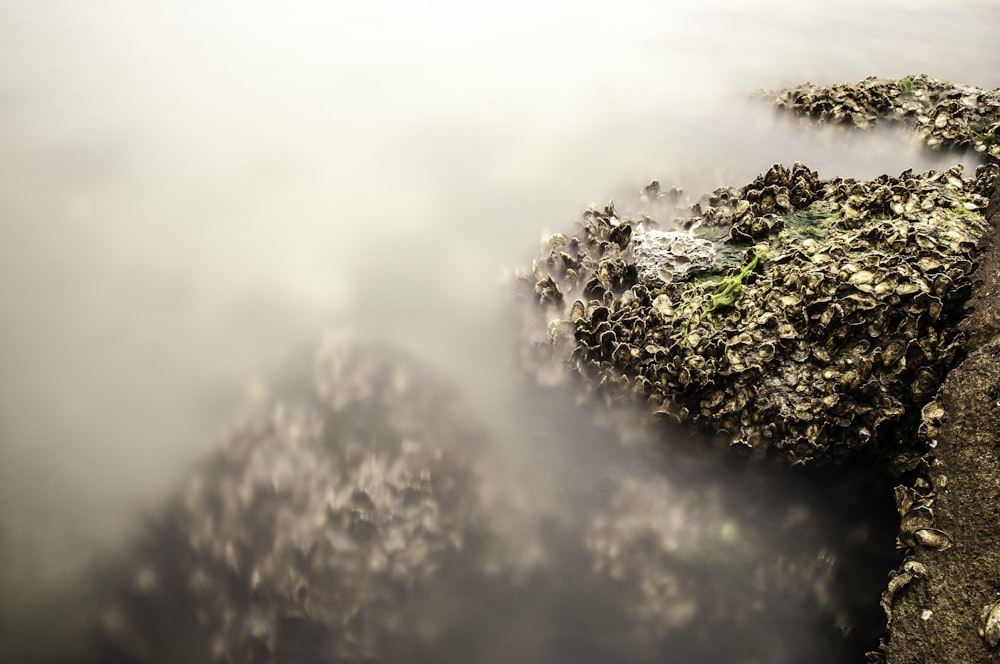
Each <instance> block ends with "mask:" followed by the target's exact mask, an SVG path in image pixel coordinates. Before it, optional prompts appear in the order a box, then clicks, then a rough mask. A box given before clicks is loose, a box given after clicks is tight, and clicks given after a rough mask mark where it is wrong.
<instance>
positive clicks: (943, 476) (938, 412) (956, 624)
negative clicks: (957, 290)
mask: <svg viewBox="0 0 1000 664" xmlns="http://www.w3.org/2000/svg"><path fill="white" fill-rule="evenodd" d="M985 214H986V216H987V217H988V218H989V219H990V221H991V227H990V231H989V235H988V239H987V243H988V248H987V249H986V251H985V252H984V253H983V254H982V256H981V258H980V260H979V264H978V265H977V267H976V271H975V273H974V283H975V285H974V288H973V294H972V298H971V299H970V301H969V307H970V310H971V313H970V315H969V316H968V318H966V320H965V321H964V322H963V324H962V328H963V330H964V332H965V334H967V335H968V338H969V342H968V349H969V352H968V355H967V357H966V358H965V359H964V360H963V361H962V363H961V364H959V365H958V366H957V367H956V368H955V369H954V370H952V371H951V372H950V373H949V374H948V376H947V378H946V379H945V381H944V384H943V385H942V386H941V389H940V391H939V392H938V394H937V396H936V397H935V399H934V402H933V403H932V406H931V407H930V408H928V409H927V410H926V411H925V418H924V419H925V422H924V427H923V431H922V433H923V435H924V437H925V439H926V441H927V444H928V445H929V446H930V449H929V451H928V452H927V454H926V455H924V456H923V457H922V458H921V459H920V461H919V463H918V464H917V466H916V468H915V471H914V472H915V474H916V477H915V479H914V480H913V481H912V483H911V484H908V485H905V486H900V487H899V488H898V489H897V495H898V496H901V497H903V499H902V500H900V501H899V507H900V513H901V519H902V526H901V531H900V545H901V546H902V547H904V548H906V549H907V552H908V553H907V557H906V560H905V561H904V562H903V563H902V565H901V566H900V567H899V568H898V569H897V570H896V571H895V572H894V573H893V575H892V578H891V580H890V582H889V587H888V588H887V590H886V592H885V594H884V595H883V605H884V607H885V611H886V614H887V618H888V632H887V636H886V639H885V641H884V643H883V647H882V650H881V652H880V653H877V654H873V659H878V658H884V661H885V662H888V663H889V664H923V663H927V664H930V663H931V662H934V663H943V662H955V663H956V664H957V663H959V662H963V663H965V662H984V663H985V662H997V661H1000V649H998V646H1000V638H998V637H1000V610H998V609H997V608H996V607H997V606H998V604H997V602H998V601H1000V178H997V180H996V184H995V186H994V191H993V195H992V198H991V201H990V204H989V206H988V208H987V209H986V211H985ZM911 477H912V476H911ZM908 497H910V498H914V499H915V503H916V504H914V501H913V500H909V499H908ZM915 510H918V511H920V513H921V514H922V515H923V517H922V518H924V519H932V520H933V521H932V525H933V528H934V530H936V531H938V532H941V533H943V534H944V535H945V537H946V538H947V543H948V545H947V546H944V547H933V546H932V547H927V546H921V545H920V543H919V542H917V541H913V539H912V538H911V537H910V535H911V533H910V532H909V531H910V530H912V529H911V528H910V527H909V525H908V524H913V523H914V522H915V519H914V515H913V513H914V511H915Z"/></svg>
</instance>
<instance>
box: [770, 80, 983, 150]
mask: <svg viewBox="0 0 1000 664" xmlns="http://www.w3.org/2000/svg"><path fill="white" fill-rule="evenodd" d="M762 94H763V96H765V97H769V98H772V99H774V103H775V106H776V107H777V108H778V109H781V110H787V111H791V112H793V113H795V114H797V115H803V116H808V117H810V118H813V119H815V120H817V121H819V122H830V123H834V124H849V125H853V126H855V127H858V128H861V129H867V128H870V127H872V126H874V125H875V124H876V123H877V122H878V121H879V120H886V121H896V122H903V123H906V124H909V125H910V126H911V127H912V128H913V131H914V133H915V134H916V136H917V137H918V138H919V139H920V140H921V141H922V142H923V143H924V145H926V146H927V147H928V148H930V149H941V148H951V149H972V150H974V151H975V152H977V153H979V154H982V155H983V156H984V157H986V158H987V159H991V160H993V161H997V160H1000V89H997V90H984V89H982V88H976V87H973V86H969V85H957V84H954V83H949V82H947V81H941V80H938V79H935V78H931V77H929V76H925V75H923V74H921V75H919V76H907V77H905V78H901V79H899V80H892V79H879V78H875V77H869V78H866V79H864V80H863V81H860V82H858V83H853V84H851V83H838V84H835V85H831V86H818V85H814V84H812V83H805V84H803V85H800V86H797V87H795V88H793V89H791V90H782V91H778V92H763V93H762Z"/></svg>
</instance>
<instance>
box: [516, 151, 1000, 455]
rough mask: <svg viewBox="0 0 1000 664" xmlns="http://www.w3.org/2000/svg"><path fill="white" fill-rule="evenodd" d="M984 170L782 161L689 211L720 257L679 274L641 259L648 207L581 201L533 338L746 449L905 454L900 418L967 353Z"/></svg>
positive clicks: (544, 293) (541, 273) (617, 395)
mask: <svg viewBox="0 0 1000 664" xmlns="http://www.w3.org/2000/svg"><path fill="white" fill-rule="evenodd" d="M990 172H991V171H989V169H986V170H983V171H982V172H980V173H979V176H978V177H977V178H975V179H967V178H964V177H963V173H962V169H961V167H960V166H956V167H955V168H952V169H950V170H948V171H942V172H933V171H931V172H928V173H924V174H922V175H915V174H913V173H911V172H910V171H906V172H904V173H902V174H901V175H900V176H899V177H889V176H882V177H879V178H876V179H875V180H872V181H868V182H859V181H855V180H852V179H842V178H834V179H830V180H820V179H819V178H818V177H817V175H816V173H815V172H813V171H810V170H809V169H808V168H806V167H805V166H803V165H801V164H795V165H794V166H793V167H792V168H791V169H788V168H785V167H784V166H781V165H776V166H774V167H772V168H771V169H769V170H768V171H767V172H766V173H763V174H761V175H760V176H759V177H758V178H757V179H755V180H754V181H753V182H751V183H750V184H748V185H746V186H744V187H742V188H740V189H734V188H723V189H719V190H716V191H715V192H713V193H712V194H710V195H708V196H706V197H704V198H703V199H702V201H700V202H699V203H698V204H697V205H696V206H694V207H693V208H692V213H693V215H694V216H692V217H691V218H689V219H687V220H686V222H685V223H684V225H685V226H686V227H687V228H688V229H689V231H688V232H689V235H690V237H691V239H692V240H691V243H690V246H692V247H699V246H700V245H697V244H695V243H694V242H695V241H698V242H701V243H704V242H706V241H711V242H713V243H714V247H715V252H714V253H715V260H714V262H713V263H712V264H711V265H710V266H708V265H707V263H705V262H699V261H698V260H695V258H694V257H692V259H691V260H690V261H689V262H688V263H689V264H691V265H694V266H698V267H700V269H695V270H692V271H691V272H690V273H688V274H686V275H685V276H686V277H687V280H684V281H679V280H675V279H671V280H669V281H667V280H665V279H663V278H662V277H661V276H655V277H654V276H652V275H650V274H649V271H648V270H640V269H639V266H640V264H642V263H643V262H644V261H646V259H645V256H644V254H645V251H644V249H643V244H642V243H641V242H636V241H635V239H634V238H636V237H638V238H643V237H645V235H646V234H648V232H649V231H648V229H649V228H652V227H655V225H656V224H655V222H654V221H653V220H652V219H650V218H648V217H645V216H640V217H637V218H635V219H626V218H622V217H621V215H619V214H618V213H617V211H616V210H615V208H614V206H613V205H609V206H608V207H606V208H604V209H591V210H588V211H587V212H586V213H585V214H584V217H583V222H582V224H581V225H580V226H579V227H578V228H577V231H576V233H575V234H573V235H571V236H566V235H559V236H554V237H553V239H552V240H551V241H550V242H549V245H548V247H546V248H545V249H544V250H543V252H542V256H541V259H540V260H539V261H537V262H536V263H535V266H534V269H533V274H532V275H531V276H528V277H525V280H524V289H523V290H524V292H525V293H528V294H533V297H534V299H535V300H536V302H537V303H538V304H539V312H540V316H541V318H542V319H543V320H542V321H538V320H537V319H536V318H532V317H530V316H529V323H528V325H529V329H530V328H532V327H533V328H534V329H536V330H538V329H544V330H546V335H545V338H544V339H542V340H539V343H538V344H537V345H536V346H535V348H536V350H541V351H542V354H543V355H544V354H546V353H548V354H550V355H551V356H553V357H554V358H555V359H556V361H557V362H563V363H565V365H566V366H568V367H569V368H570V370H571V372H575V373H577V374H578V375H579V376H580V377H581V378H582V379H583V381H584V383H585V384H586V385H587V386H589V387H590V388H591V389H593V390H595V391H598V392H601V393H603V394H606V395H608V396H609V397H610V398H612V399H638V400H639V401H642V402H646V403H647V404H648V409H649V411H650V412H651V413H652V414H653V415H654V416H655V417H659V418H664V419H670V420H673V421H677V422H682V423H691V424H693V425H695V426H696V427H698V428H700V429H702V430H704V431H707V432H708V433H710V434H718V435H720V436H722V437H724V438H726V439H728V440H729V442H730V443H731V444H733V445H736V446H739V447H741V448H744V449H747V450H749V451H751V452H752V453H754V454H759V455H765V454H770V455H776V456H780V457H783V458H785V459H787V460H788V461H790V462H791V463H793V464H803V463H809V462H813V461H817V460H831V459H840V458H845V457H849V456H852V455H854V454H856V453H858V452H859V451H861V450H865V449H869V448H872V447H876V448H878V449H880V450H882V451H883V452H885V453H886V454H889V455H891V454H895V453H896V452H897V451H903V450H897V449H895V448H896V447H897V445H898V444H899V442H898V441H899V436H898V432H899V428H900V427H901V426H908V425H911V424H913V425H914V426H915V418H916V414H917V413H919V410H920V408H921V407H922V406H923V405H924V404H925V403H926V402H927V401H929V400H930V398H931V397H932V396H933V395H934V393H935V391H936V390H937V388H938V386H939V385H940V383H941V381H942V379H943V378H944V376H945V374H946V373H947V371H948V370H949V369H950V368H951V367H952V365H953V364H954V362H955V359H956V358H957V357H958V353H959V351H960V348H961V341H962V334H961V332H960V331H959V330H958V328H957V323H958V321H959V319H960V318H961V314H962V307H963V304H964V302H965V300H966V298H967V297H968V295H969V292H970V275H971V272H972V267H973V263H972V259H973V258H974V257H975V255H976V251H977V246H978V242H979V238H980V237H981V236H982V234H983V232H984V230H985V228H986V223H985V220H984V219H983V216H982V213H981V210H982V209H983V208H984V207H985V205H986V202H987V201H986V199H985V198H984V197H983V193H984V191H985V189H984V188H985V187H986V186H987V184H986V181H987V179H988V177H987V175H988V173H990ZM632 227H635V228H641V229H642V232H639V233H636V232H634V231H633V230H631V228H632ZM697 251H698V252H699V254H698V256H699V257H701V256H703V255H709V252H703V251H702V250H701V249H700V248H699V249H697ZM539 336H540V335H538V334H537V333H536V334H535V338H536V339H538V337H539Z"/></svg>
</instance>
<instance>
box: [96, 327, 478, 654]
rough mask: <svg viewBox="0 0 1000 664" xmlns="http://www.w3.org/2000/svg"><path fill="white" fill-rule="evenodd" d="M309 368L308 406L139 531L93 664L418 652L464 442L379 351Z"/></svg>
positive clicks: (346, 352)
mask: <svg viewBox="0 0 1000 664" xmlns="http://www.w3.org/2000/svg"><path fill="white" fill-rule="evenodd" d="M317 367H318V372H317V373H318V378H317V385H316V390H315V393H314V398H313V401H312V403H307V404H304V405H299V406H298V407H278V408H277V409H276V411H275V413H274V414H273V416H272V417H271V418H270V419H269V420H267V421H264V422H262V423H258V424H255V425H248V426H247V427H245V428H244V429H242V430H240V431H238V432H236V433H235V435H233V436H232V437H231V438H230V439H228V440H227V441H226V443H225V444H224V445H223V446H222V448H221V449H219V450H218V451H217V452H216V453H214V455H213V456H211V457H210V458H209V459H207V460H206V461H205V462H203V463H202V464H200V465H199V466H198V469H197V471H196V472H195V473H194V474H193V476H192V477H191V479H190V481H189V482H188V484H187V486H186V487H185V488H184V489H183V490H182V491H181V492H180V494H179V495H178V496H177V498H176V499H175V500H174V502H173V503H172V504H171V506H170V507H169V508H168V509H167V510H166V511H165V512H164V513H162V514H160V515H159V516H158V517H157V518H156V519H155V520H154V521H153V522H152V523H151V524H150V525H149V526H148V532H147V533H146V534H145V536H144V537H143V538H142V539H141V540H140V542H139V543H138V544H137V545H136V546H135V547H134V550H133V551H132V552H131V553H130V554H129V558H128V559H127V560H126V561H125V562H124V563H123V566H122V568H123V569H126V570H129V572H128V574H129V575H131V578H130V579H127V580H126V583H125V584H124V587H123V588H121V589H120V591H118V592H116V593H114V594H113V597H112V598H111V599H110V600H108V601H107V602H106V603H105V605H104V608H103V610H102V611H101V617H100V625H99V627H98V629H97V631H98V638H99V640H100V642H101V644H102V645H101V652H102V653H103V655H102V659H103V660H108V661H111V660H113V661H132V662H157V661H190V662H209V661H212V662H280V661H335V662H367V661H377V660H379V659H380V658H381V657H382V656H383V655H384V654H385V653H384V644H385V643H386V642H389V641H394V640H396V641H398V640H399V639H400V638H410V639H412V638H415V630H413V629H411V628H412V623H413V622H414V621H415V616H419V615H420V613H419V608H418V604H417V603H416V599H417V598H420V597H422V596H423V595H425V594H426V592H427V591H428V589H430V588H433V586H434V584H435V583H436V582H437V579H438V578H439V577H440V576H441V570H442V569H444V568H447V567H448V566H449V565H454V564H456V561H457V560H459V559H460V557H461V555H462V552H463V546H464V538H465V536H466V534H467V533H468V532H469V530H470V523H471V522H472V521H473V518H474V516H475V515H476V513H477V509H478V506H477V503H476V500H475V491H474V490H473V488H472V484H473V477H474V472H473V469H472V466H471V464H470V463H469V461H468V458H467V455H465V454H463V453H461V452H459V451H457V447H458V445H459V443H461V444H468V443H469V442H470V440H468V439H466V438H464V433H465V432H467V431H468V429H467V427H466V426H465V425H464V424H463V423H455V422H453V423H451V424H448V423H447V422H448V418H447V417H446V415H447V410H446V408H445V407H444V403H440V404H438V403H435V401H436V399H437V398H438V397H435V396H433V395H434V391H433V390H430V389H428V385H427V383H426V382H425V381H422V380H421V381H418V380H417V379H416V378H415V376H414V375H413V373H412V371H410V370H409V369H408V368H407V365H405V364H400V363H398V362H392V361H386V360H385V357H384V354H382V353H379V354H375V353H373V352H366V351H365V350H364V349H363V348H362V347H360V346H358V345H340V344H334V345H330V346H329V347H327V348H326V349H325V350H324V352H323V353H322V354H321V357H320V359H319V362H318V363H317ZM445 403H446V402H445ZM431 408H433V410H429V409H431ZM448 432H450V437H449V433H448ZM458 433H463V436H462V437H461V438H462V439H461V440H457V439H456V436H457V434H458ZM431 434H434V435H431ZM417 636H418V635H417Z"/></svg>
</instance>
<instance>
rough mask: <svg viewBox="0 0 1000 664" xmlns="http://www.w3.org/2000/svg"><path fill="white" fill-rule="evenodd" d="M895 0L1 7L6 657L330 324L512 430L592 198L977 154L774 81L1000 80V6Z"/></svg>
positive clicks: (11, 1)
mask: <svg viewBox="0 0 1000 664" xmlns="http://www.w3.org/2000/svg"><path fill="white" fill-rule="evenodd" d="M869 5H870V3H862V2H860V1H855V0H848V1H846V2H822V3H812V4H810V5H809V6H808V8H807V7H805V6H804V5H802V4H801V3H792V2H788V1H786V0H770V1H769V2H766V3H764V4H760V3H757V4H756V5H754V6H749V5H744V4H741V3H735V2H733V3H727V2H722V1H719V2H711V3H697V4H695V3H692V4H682V3H652V2H645V1H642V0H626V1H625V2H619V3H614V4H613V5H612V6H607V5H604V4H598V3H573V4H569V3H549V4H543V5H539V4H538V3H527V2H512V3H505V4H504V5H503V7H500V6H490V7H488V8H487V7H477V6H475V5H472V4H470V3H459V2H445V1H433V2H429V3H420V4H419V5H411V4H410V3H402V2H388V1H382V2H372V3H354V4H352V5H349V6H348V5H344V4H342V3H332V4H331V3H319V2H312V1H310V0H299V1H298V2H296V3H294V4H293V5H291V6H288V5H281V6H279V5H278V4H276V3H272V2H268V1H265V0H254V1H251V2H240V3H237V2H230V1H228V0H216V1H214V2H193V1H189V0H182V1H180V2H173V3H154V2H138V3H124V2H121V1H120V0H98V1H96V2H90V3H85V4H79V3H70V2H61V1H57V2H50V3H45V4H44V5H41V4H38V3H30V2H23V1H20V0H0V306H2V312H3V313H2V318H0V487H2V488H0V501H2V505H3V509H2V513H0V570H2V571H0V575H2V576H0V584H2V588H3V593H2V596H3V600H2V613H0V620H2V624H0V653H6V650H4V649H6V648H11V647H14V646H12V645H10V644H13V643H14V642H15V637H14V635H15V634H17V633H18V632H20V631H21V626H22V625H23V624H24V623H23V622H22V621H24V620H26V618H25V616H28V615H30V614H31V611H30V610H25V609H26V608H31V607H34V606H35V605H37V604H40V603H44V602H45V601H47V600H48V599H49V598H51V597H53V596H54V593H58V592H61V591H62V590H63V589H65V588H66V587H71V586H73V585H74V584H75V583H76V581H77V580H78V579H79V578H80V575H81V573H82V570H83V569H85V567H86V566H87V565H88V564H89V563H90V562H91V561H92V560H94V559H95V558H96V557H98V556H99V555H100V554H101V553H103V552H106V551H108V550H110V549H113V548H114V546H115V545H116V543H117V542H118V541H119V540H120V539H121V538H122V537H123V536H124V535H126V534H127V533H128V531H129V529H130V528H131V527H132V526H133V524H134V521H135V519H136V517H137V515H138V514H139V513H140V512H141V511H142V510H144V509H147V508H149V507H150V506H152V505H154V504H156V502H157V500H158V499H160V498H161V497H162V496H163V495H164V494H165V493H166V492H167V491H168V490H169V489H170V488H171V487H172V486H174V485H175V484H176V483H177V482H178V481H179V479H180V478H181V477H182V476H183V475H184V474H185V471H186V469H187V468H189V466H190V464H191V463H193V462H194V461H195V460H196V459H197V458H199V457H200V456H202V455H203V454H204V453H205V452H206V450H207V449H208V448H209V446H210V444H211V440H212V439H213V437H214V436H216V435H217V434H218V432H219V431H220V430H221V429H222V428H224V427H225V426H226V424H227V423H228V422H230V421H232V420H234V419H235V418H237V417H238V416H239V415H240V414H241V413H244V412H247V411H248V410H250V409H253V408H255V407H256V405H257V404H260V403H263V402H265V401H266V400H267V399H268V398H269V397H270V394H271V392H273V391H274V389H275V388H274V387H273V376H275V375H277V373H278V372H279V368H280V367H281V366H282V365H283V364H284V363H286V362H288V361H290V357H291V356H293V355H294V354H295V353H296V352H297V350H296V349H299V348H302V347H304V345H305V344H307V343H308V340H310V339H313V338H315V337H316V336H317V335H318V331H319V330H320V329H322V328H323V327H324V326H326V325H338V326H339V325H348V326H351V327H354V328H355V329H357V330H358V331H360V332H361V333H362V334H366V335H371V336H376V337H381V338H385V339H388V340H391V341H392V342H394V343H396V344H399V345H402V346H404V347H406V348H408V349H409V350H411V351H412V352H414V353H415V354H416V355H418V356H420V357H422V358H424V359H426V360H427V361H428V362H429V363H431V364H432V365H434V366H435V367H436V368H438V369H439V370H440V371H441V372H443V373H444V374H445V375H447V376H448V377H449V378H450V379H452V380H453V381H454V382H455V383H456V384H457V385H459V386H461V388H462V389H463V390H464V391H465V392H466V393H467V395H468V397H469V399H470V400H471V401H472V402H473V403H474V404H475V405H476V408H477V409H478V411H480V412H481V413H482V415H483V417H484V418H485V419H486V420H487V421H489V422H495V423H497V424H496V428H497V429H498V431H502V430H503V425H502V423H504V422H508V421H510V420H517V419H518V418H521V417H523V416H524V414H523V413H521V412H519V411H517V410H516V409H515V410H513V411H511V410H509V409H510V408H512V406H511V404H510V403H509V402H506V401H503V399H502V395H503V394H505V393H506V392H507V391H508V390H509V386H507V385H504V384H503V383H504V380H502V379H501V378H500V377H501V376H504V375H507V374H505V373H504V371H503V370H502V367H503V365H504V363H505V362H507V357H508V350H509V349H510V348H511V346H512V345H513V343H514V341H513V340H512V339H510V338H508V337H507V336H506V330H507V329H508V328H507V327H506V326H505V325H504V322H503V318H504V314H503V311H504V310H503V307H502V306H501V303H502V302H503V301H504V299H505V297H506V292H505V287H504V286H503V285H501V284H498V281H497V276H498V274H501V273H502V272H503V270H504V269H505V267H506V266H512V265H523V264H525V262H526V257H530V256H533V255H534V254H535V251H536V246H535V245H536V242H537V240H538V238H539V237H541V235H542V234H543V232H545V231H556V230H562V229H565V228H566V227H567V225H568V224H569V223H571V222H572V220H573V219H574V218H576V216H577V214H578V213H579V211H580V210H581V209H582V208H583V207H584V206H586V205H587V204H588V203H591V202H598V201H600V202H603V201H605V200H606V199H607V198H610V197H612V196H614V197H617V198H619V199H620V200H625V199H626V198H628V197H630V196H632V195H633V194H634V192H636V191H638V190H639V189H640V188H641V186H642V185H644V184H645V183H646V182H648V181H649V180H651V179H653V178H657V179H659V180H660V181H661V182H664V183H665V184H668V185H669V184H677V185H679V186H682V187H684V189H685V190H686V191H688V192H690V193H691V194H692V195H694V196H695V197H697V196H698V195H699V194H700V193H702V192H703V191H707V190H710V189H712V188H714V187H715V186H718V185H721V184H736V185H738V184H740V183H743V182H746V181H748V180H749V179H751V178H752V177H753V176H754V175H755V174H756V173H757V172H759V171H761V170H763V169H765V168H766V167H767V166H769V165H770V164H771V163H774V162H777V161H782V162H785V163H791V162H793V161H802V162H804V163H807V164H808V165H809V166H810V167H812V168H814V169H816V170H818V172H819V174H820V176H822V177H829V176H833V175H843V176H855V177H872V176H875V175H879V174H881V173H882V172H888V173H898V172H900V171H902V170H903V169H905V168H908V167H911V166H912V167H914V168H916V169H926V168H930V167H934V168H940V167H942V166H944V165H946V164H950V163H952V162H953V161H954V160H955V159H956V158H959V157H960V155H936V156H926V155H923V154H921V153H918V152H916V151H915V149H914V148H913V147H912V145H911V144H910V143H909V141H908V139H906V138H905V137H904V136H902V135H901V134H900V133H898V132H894V131H891V130H886V131H880V132H877V133H872V134H865V135H854V134H851V135H845V134H842V133H841V132H836V131H830V132H809V131H806V130H805V129H804V128H803V127H801V126H800V125H798V124H797V123H795V122H790V121H786V120H782V119H778V118H775V117H774V116H772V114H771V113H770V111H769V110H767V109H765V108H762V107H760V106H759V105H757V104H756V103H755V102H750V101H748V100H747V95H748V93H750V92H751V91H752V90H753V89H756V88H758V87H777V86H781V85H786V84H792V83H798V82H801V81H804V80H813V81H815V82H832V81H837V80H856V79H860V78H862V77H864V76H867V75H869V74H872V73H877V74H879V75H886V76H902V75H905V74H911V73H918V72H924V73H927V74H930V75H932V76H936V77H939V78H944V79H953V80H958V81H963V82H967V83H970V84H975V85H980V86H984V87H993V86H998V85H1000V79H998V73H997V72H1000V67H998V64H1000V53H997V50H996V49H995V47H994V36H995V34H996V30H997V28H998V27H1000V10H998V9H997V8H996V7H995V5H994V4H993V3H990V2H987V1H985V0H980V1H976V0H966V1H963V2H958V3H952V4H950V5H949V6H948V8H947V10H942V9H941V8H940V7H941V5H940V3H932V2H929V1H925V2H916V3H914V2H907V3H903V2H896V1H893V2H886V3H881V4H880V5H879V6H877V7H872V6H869ZM956 35H961V38H956ZM567 472H570V473H571V472H572V471H567ZM581 481H584V480H583V479H581ZM18 647H21V646H18Z"/></svg>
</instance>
